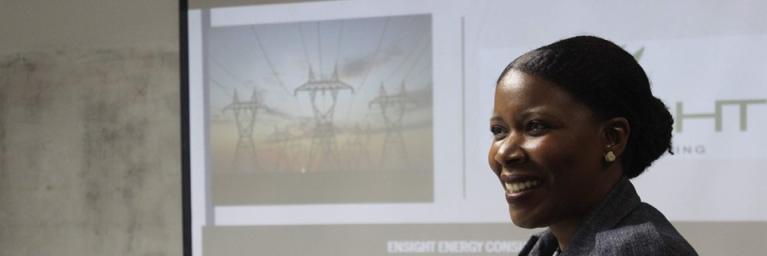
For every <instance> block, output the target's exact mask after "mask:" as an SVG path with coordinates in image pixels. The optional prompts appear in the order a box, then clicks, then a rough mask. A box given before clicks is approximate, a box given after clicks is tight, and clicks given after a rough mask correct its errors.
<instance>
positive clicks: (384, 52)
mask: <svg viewBox="0 0 767 256" xmlns="http://www.w3.org/2000/svg"><path fill="white" fill-rule="evenodd" d="M208 42H209V48H208V55H207V56H208V58H207V60H208V61H207V62H206V63H207V64H208V66H207V68H208V69H207V74H208V77H209V81H208V82H209V83H208V87H207V92H208V94H207V98H206V99H207V102H208V109H207V111H208V113H209V116H208V127H209V130H208V134H209V137H208V138H209V155H210V161H211V162H210V171H211V173H212V177H211V179H212V184H211V190H212V194H213V198H212V200H213V204H214V205H259V204H318V203H375V202H431V201H432V190H433V189H432V184H433V179H432V173H433V168H432V162H433V158H432V104H431V90H432V82H431V70H432V67H431V18H430V15H409V16H388V17H377V18H357V19H336V20H323V21H307V22H294V23H278V24H261V25H258V24H254V25H237V26H221V27H212V28H211V29H210V30H209V34H208Z"/></svg>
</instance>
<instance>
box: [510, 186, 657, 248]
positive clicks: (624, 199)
mask: <svg viewBox="0 0 767 256" xmlns="http://www.w3.org/2000/svg"><path fill="white" fill-rule="evenodd" d="M641 203H642V201H641V200H640V198H639V195H638V194H637V192H636V189H634V185H632V184H631V182H630V181H629V180H628V179H626V178H621V179H620V180H619V181H618V182H617V183H616V184H615V186H614V187H613V189H612V190H611V191H610V192H609V193H607V196H606V197H605V199H604V200H602V202H600V203H599V205H597V207H595V208H594V209H593V210H592V211H591V212H590V213H589V214H588V215H586V218H584V221H583V222H582V223H581V224H580V225H578V228H577V229H576V230H575V234H573V238H572V241H570V246H568V248H567V250H566V251H564V252H562V254H560V255H561V256H567V255H586V254H588V253H589V251H591V249H592V248H593V247H594V243H595V241H594V238H595V237H594V234H596V233H598V232H599V231H602V230H605V229H610V228H612V227H614V226H616V225H617V224H618V223H619V222H620V221H621V220H622V219H623V218H624V217H625V216H627V215H628V214H629V213H631V212H632V211H633V210H634V209H635V208H637V207H639V205H641ZM558 247H559V243H558V242H557V239H556V237H554V234H552V233H551V230H549V229H546V230H545V231H543V232H541V233H538V234H535V235H533V236H532V237H531V238H530V240H529V241H528V242H527V244H526V245H525V247H524V248H523V249H522V251H521V252H520V255H531V256H537V255H552V254H553V253H554V251H555V250H556V249H557V248H558Z"/></svg>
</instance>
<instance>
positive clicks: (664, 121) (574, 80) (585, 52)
mask: <svg viewBox="0 0 767 256" xmlns="http://www.w3.org/2000/svg"><path fill="white" fill-rule="evenodd" d="M510 70H517V71H521V72H524V73H527V74H530V75H535V76H539V77H541V78H543V79H545V80H549V81H551V82H554V84H556V85H557V86H559V87H561V88H562V89H564V90H565V91H566V92H568V93H570V94H571V95H572V96H574V98H575V99H577V100H579V101H580V102H582V103H584V104H585V105H586V106H588V107H589V108H590V109H591V111H593V112H594V113H596V114H597V116H598V117H600V118H602V119H603V120H607V119H610V118H614V117H623V118H626V119H627V120H628V122H629V125H630V126H631V133H630V135H629V138H628V141H627V144H626V148H625V150H624V152H623V156H622V158H621V164H622V166H623V175H624V176H626V177H628V178H634V177H636V176H638V175H639V174H641V173H642V172H644V170H645V169H646V168H647V167H648V166H650V164H652V162H653V161H655V160H656V159H658V158H659V157H660V156H661V155H663V153H664V152H665V151H668V152H669V153H672V152H671V132H672V129H673V123H674V120H673V118H672V117H671V113H669V111H668V109H667V108H666V105H665V104H663V102H662V101H661V100H660V99H658V98H656V97H655V96H653V94H652V92H651V90H650V82H649V79H648V78H647V75H646V74H645V72H644V70H643V69H642V67H641V66H639V63H637V61H636V60H635V59H634V56H632V55H631V54H630V53H628V52H626V51H625V50H623V48H621V47H620V46H618V45H615V44H614V43H613V42H610V41H608V40H605V39H602V38H599V37H595V36H576V37H571V38H567V39H563V40H560V41H557V42H554V43H552V44H549V45H546V46H543V47H541V48H538V49H535V50H532V51H530V52H528V53H525V54H523V55H522V56H519V57H517V58H516V59H515V60H514V61H512V62H511V63H510V64H509V65H508V66H506V68H505V69H504V70H503V72H502V73H501V75H500V77H499V78H498V82H500V81H501V79H502V78H503V77H504V76H505V75H506V74H507V73H508V72H509V71H510Z"/></svg>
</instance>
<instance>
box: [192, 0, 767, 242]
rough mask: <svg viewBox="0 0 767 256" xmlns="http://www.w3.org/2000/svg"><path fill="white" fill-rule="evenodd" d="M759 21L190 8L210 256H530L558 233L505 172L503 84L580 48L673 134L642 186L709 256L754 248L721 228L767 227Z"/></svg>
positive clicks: (198, 234) (602, 10)
mask: <svg viewBox="0 0 767 256" xmlns="http://www.w3.org/2000/svg"><path fill="white" fill-rule="evenodd" d="M555 2H556V1H555ZM752 4H753V3H752ZM762 7H763V9H764V8H767V5H765V6H762ZM758 9H759V8H755V7H754V8H748V9H738V8H735V9H732V10H730V9H727V10H721V8H719V6H716V5H707V4H697V5H696V6H695V8H692V7H690V6H685V5H674V4H664V5H663V6H652V5H647V4H641V3H631V4H626V3H620V4H618V3H616V4H613V3H602V2H600V3H599V4H593V3H571V1H561V2H557V3H555V4H553V3H548V4H544V3H533V2H531V3H516V1H500V0H498V1H495V0H490V1H463V0H450V1H405V0H388V1H309V2H294V3H288V4H268V5H242V6H222V7H210V8H208V7H205V8H203V7H192V8H190V10H189V12H188V28H189V34H188V43H189V45H188V46H189V81H190V82H189V92H190V94H189V103H190V109H189V115H190V120H189V121H190V127H189V129H190V137H189V138H188V139H189V142H190V150H191V162H190V166H191V170H190V171H191V173H190V175H191V180H190V184H191V200H192V203H191V211H192V212H191V215H192V227H191V233H192V234H191V236H192V247H193V248H192V255H194V256H200V255H208V256H210V255H215V256H227V255H392V254H405V255H414V254H417V255H442V254H453V255H499V254H504V255H514V254H516V253H517V252H518V251H519V250H520V249H521V248H522V246H523V245H524V243H525V241H526V240H527V239H528V237H529V236H530V235H531V234H533V233H536V232H539V231H540V230H528V229H521V228H518V227H516V226H514V225H513V224H511V222H510V220H509V216H508V209H507V204H506V201H505V199H504V194H503V193H504V192H503V190H502V188H501V186H500V185H499V184H498V181H497V178H496V177H495V175H494V174H492V172H491V171H490V169H489V167H488V163H487V152H488V149H489V146H490V143H491V134H490V132H489V128H488V126H489V121H488V120H489V119H490V115H491V112H492V102H493V98H492V97H493V95H494V89H495V80H496V79H497V76H498V74H499V73H500V72H501V70H502V69H503V68H504V67H505V66H506V65H507V64H508V63H509V62H510V61H511V60H513V59H514V58H515V57H517V56H518V55H520V54H522V53H524V52H526V51H529V50H531V49H533V48H535V47H538V46H541V45H543V44H546V43H550V42H553V41H555V40H558V39H561V38H565V37H570V36H574V35H580V34H594V35H598V36H603V37H606V38H608V39H611V40H613V41H614V42H616V43H617V44H618V45H620V46H622V47H623V48H624V49H626V50H627V51H628V52H630V53H632V54H633V55H634V57H635V58H636V59H637V60H638V62H639V63H640V64H641V65H642V66H643V67H644V68H645V70H646V71H647V74H648V76H649V78H650V80H651V84H652V89H653V91H654V92H655V94H656V95H657V96H658V97H659V98H660V99H662V100H663V101H664V102H665V104H666V105H667V106H668V107H669V108H670V109H669V110H670V112H671V114H672V115H673V117H674V119H675V126H674V133H673V145H674V151H675V152H676V154H675V155H668V154H667V155H665V156H663V157H662V158H661V159H660V160H659V161H657V162H655V163H654V164H653V165H652V166H651V167H650V168H649V169H648V171H647V172H646V173H645V174H643V175H641V176H639V177H638V178H636V179H633V180H632V182H633V183H634V184H635V186H636V187H637V190H638V192H639V194H640V196H641V197H642V199H643V200H644V201H646V202H649V203H650V204H652V205H654V206H655V207H657V208H658V209H660V210H661V211H662V212H663V213H664V214H665V215H666V216H667V217H668V218H669V219H670V220H671V221H672V222H674V225H676V226H677V228H678V229H680V231H681V232H683V233H684V232H688V230H693V231H694V232H689V233H684V235H685V236H686V237H687V238H688V240H690V242H691V243H692V244H693V246H695V247H696V248H698V249H699V252H700V253H701V254H704V255H705V254H713V255H716V254H718V253H717V252H716V251H708V252H710V253H707V251H706V250H708V249H706V248H711V247H714V246H719V247H721V246H725V247H727V246H736V245H737V246H740V244H738V243H740V242H738V241H735V240H732V241H725V240H721V241H720V239H724V238H722V237H723V236H722V235H718V234H719V233H717V231H719V230H722V228H721V227H723V226H726V227H734V225H733V223H740V224H742V225H743V226H748V227H765V226H767V225H766V224H767V196H764V195H767V187H765V186H762V185H761V183H760V181H761V180H764V179H765V178H767V175H766V174H765V172H764V170H763V169H764V168H763V166H764V165H765V164H767V151H765V150H763V149H762V148H763V146H764V145H765V144H766V143H767V136H765V134H764V132H763V131H765V130H767V87H766V86H767V75H765V73H764V72H763V70H764V69H765V67H767V48H765V47H764V46H763V45H767V27H764V26H753V24H757V23H758V22H757V20H759V21H760V19H761V18H760V17H761V16H763V15H761V13H759V14H758V15H757V12H755V11H753V10H758ZM531 10H545V11H531ZM712 12H717V13H719V14H720V17H717V19H712V18H711V17H710V15H709V14H710V13H712ZM682 16H683V17H685V19H680V20H677V19H672V18H669V17H682ZM627 17H630V19H628V18H627ZM691 21H693V22H691ZM658 27H663V28H665V29H658ZM669 195H673V196H669ZM736 231H737V230H736ZM733 232H734V231H733ZM753 235H754V236H755V237H759V236H760V234H753ZM714 240H716V241H720V242H719V243H720V244H717V245H713V244H706V243H707V242H706V241H714ZM699 241H704V242H699ZM696 243H697V244H696ZM743 243H748V244H751V242H748V241H746V242H743ZM753 244H754V245H753V246H759V245H758V243H753ZM706 246H709V247H706ZM700 248H703V249H700ZM749 248H750V247H749Z"/></svg>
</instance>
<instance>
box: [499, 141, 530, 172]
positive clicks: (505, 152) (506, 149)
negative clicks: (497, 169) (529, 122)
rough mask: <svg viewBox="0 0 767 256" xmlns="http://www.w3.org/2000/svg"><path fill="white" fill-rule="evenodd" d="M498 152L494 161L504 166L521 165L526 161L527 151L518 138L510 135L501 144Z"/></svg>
mask: <svg viewBox="0 0 767 256" xmlns="http://www.w3.org/2000/svg"><path fill="white" fill-rule="evenodd" d="M499 143H500V145H499V147H498V151H496V153H495V156H494V160H495V161H496V162H498V163H499V164H502V165H508V164H514V163H521V162H524V161H525V158H526V155H525V151H524V150H523V149H522V146H521V145H522V144H521V141H520V139H519V138H518V137H517V136H512V135H509V136H507V137H506V138H504V139H503V140H502V141H500V142H499Z"/></svg>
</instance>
